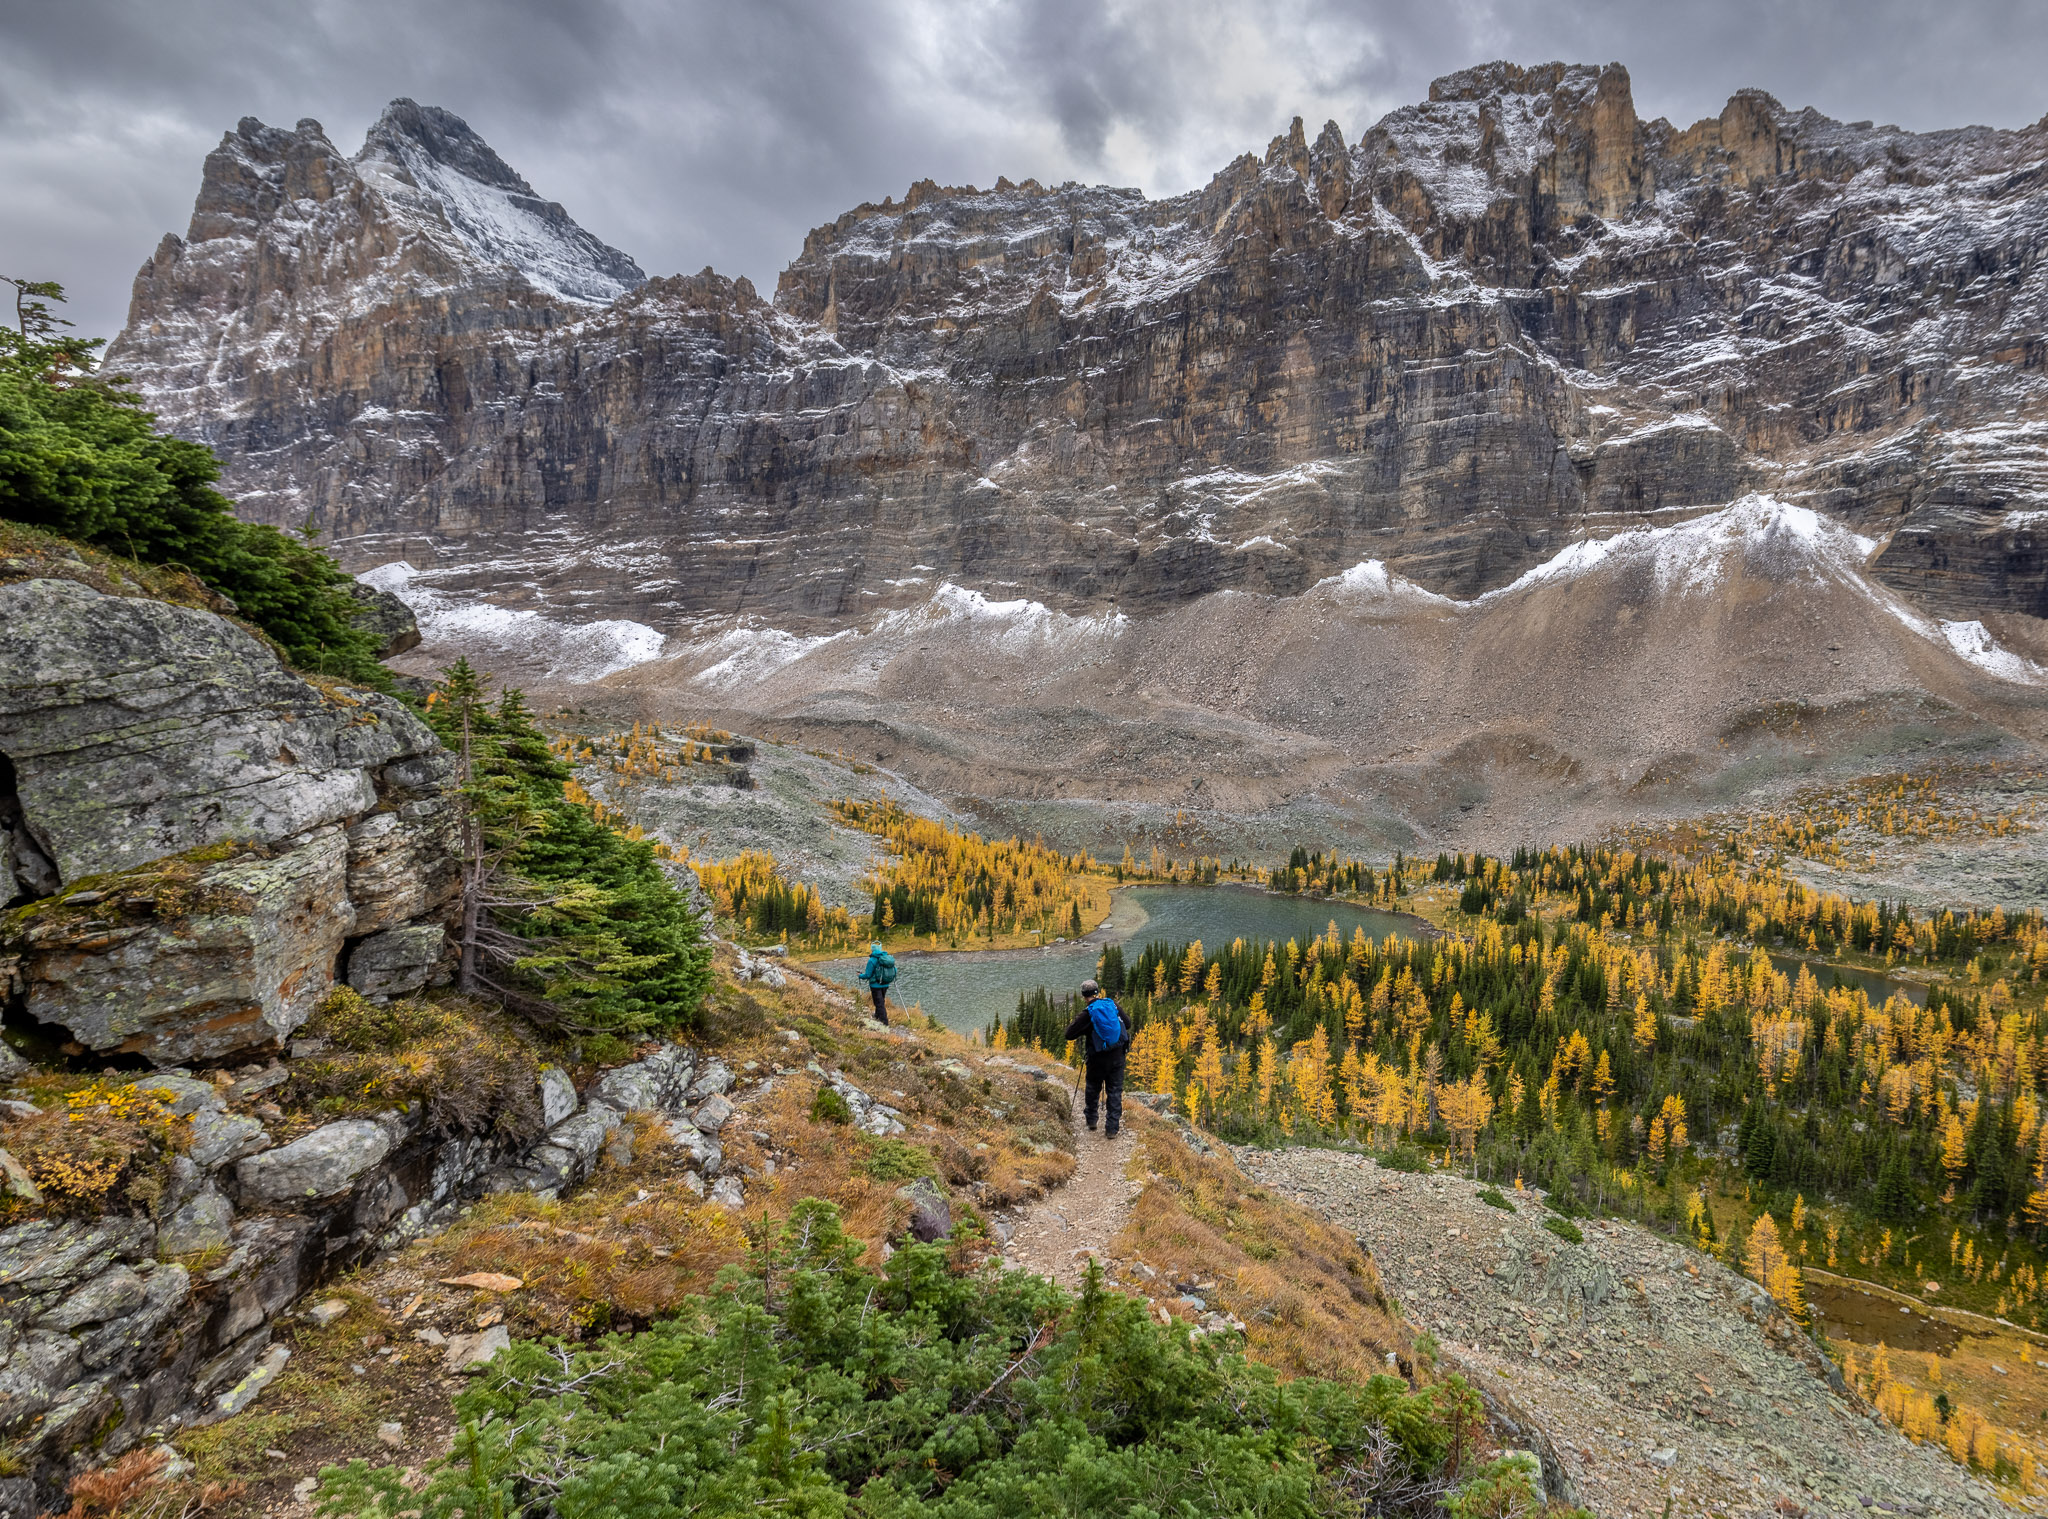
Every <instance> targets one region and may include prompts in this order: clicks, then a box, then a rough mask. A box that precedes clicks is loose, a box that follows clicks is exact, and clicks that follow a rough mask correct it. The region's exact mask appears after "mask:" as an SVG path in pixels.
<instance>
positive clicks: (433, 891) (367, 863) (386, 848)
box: [348, 754, 462, 934]
mask: <svg viewBox="0 0 2048 1519" xmlns="http://www.w3.org/2000/svg"><path fill="white" fill-rule="evenodd" d="M453 777H454V762H453V761H452V760H450V759H449V758H448V756H446V755H445V754H436V755H431V756H420V757H418V758H415V759H412V760H408V761H406V762H405V763H404V764H401V765H389V766H386V767H385V769H384V770H383V772H382V773H381V775H380V779H381V780H382V781H383V783H384V784H385V786H386V787H387V788H395V789H404V790H407V791H414V790H426V791H428V793H429V794H428V795H427V796H425V797H424V798H414V799H412V800H409V801H405V802H402V803H400V804H399V805H397V806H396V807H393V808H391V809H389V810H386V811H380V812H373V813H371V814H370V815H369V816H368V817H366V818H364V819H362V820H361V821H360V822H357V823H353V824H351V825H350V826H349V830H348V898H349V901H350V902H352V903H353V904H354V905H355V909H356V932H357V933H359V934H372V933H378V932H381V931H382V930H384V929H387V928H393V927H395V926H397V925H398V924H401V923H404V922H405V921H407V920H408V919H411V918H420V917H429V916H432V915H433V914H435V913H437V912H439V911H440V910H441V909H442V908H443V907H445V906H446V905H447V904H448V903H449V902H450V901H451V900H453V898H454V896H455V894H456V893H457V892H458V891H459V890H460V889H461V885H462V882H461V878H460V865H459V864H458V861H459V860H460V857H461V852H460V850H459V849H458V848H457V845H458V843H459V840H458V839H457V837H456V808H455V803H454V801H453V798H452V790H453V784H454V780H453Z"/></svg>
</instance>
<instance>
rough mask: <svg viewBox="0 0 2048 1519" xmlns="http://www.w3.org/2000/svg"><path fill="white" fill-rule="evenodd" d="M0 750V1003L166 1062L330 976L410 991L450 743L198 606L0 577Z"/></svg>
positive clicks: (292, 1013)
mask: <svg viewBox="0 0 2048 1519" xmlns="http://www.w3.org/2000/svg"><path fill="white" fill-rule="evenodd" d="M0 756H4V758H0V782H4V790H5V792H6V795H5V796H4V797H0V820H6V819H11V820H12V821H11V825H10V826H9V828H8V835H9V847H8V850H7V856H8V859H9V861H10V864H9V867H8V876H7V878H5V879H0V888H5V889H6V891H7V900H6V901H4V902H0V907H4V908H6V909H7V910H6V912H5V913H4V915H0V1003H4V1004H9V1005H10V1013H11V1014H12V1015H13V1016H11V1017H10V1021H11V1022H14V1023H16V1024H19V1023H20V1022H21V1020H22V1019H24V1018H25V1019H27V1020H30V1021H33V1022H35V1023H40V1024H42V1025H45V1026H46V1027H47V1028H49V1029H50V1030H51V1031H53V1033H54V1034H55V1036H56V1037H58V1038H59V1039H64V1040H69V1041H72V1042H73V1043H74V1044H75V1045H76V1046H79V1047H83V1048H86V1049H91V1050H95V1051H103V1052H121V1053H126V1054H140V1055H143V1056H145V1057H147V1058H148V1059H150V1060H151V1061H153V1062H155V1063H157V1064H159V1065H173V1064H177V1063H179V1062H181V1061H186V1060H192V1059H212V1058H218V1057H220V1056H223V1055H227V1054H231V1053H234V1052H236V1051H239V1050H243V1049H246V1048H250V1047H254V1046H261V1045H270V1044H275V1043H276V1042H278V1041H280V1040H282V1039H284V1038H285V1037H287V1036H289V1035H290V1034H291V1032H292V1031H293V1030H294V1029H295V1028H297V1027H298V1026H299V1025H300V1024H301V1023H303V1022H304V1021H305V1020H306V1018H307V1017H308V1016H309V1015H310V1014H311V1012H312V1010H313V1008H314V1007H315V1006H316V1005H317V1004H318V1003H319V1001H320V999H321V998H322V997H324V996H325V995H326V994H327V992H328V991H329V990H331V989H332V987H333V986H334V984H335V981H336V979H337V977H343V976H348V977H351V978H353V979H358V980H362V979H365V978H367V977H374V978H375V979H374V980H373V981H372V982H371V987H372V989H374V990H375V991H377V992H379V993H387V994H388V993H390V992H393V991H410V990H414V989H417V988H418V987H419V986H420V985H422V984H424V982H425V980H426V979H427V977H428V975H429V974H430V973H431V972H432V970H433V968H434V967H435V965H436V963H437V962H438V961H439V959H440V945H441V940H442V934H443V930H442V928H441V925H440V921H439V918H440V916H441V915H442V914H444V913H445V911H446V909H447V906H448V903H449V901H450V898H451V896H452V895H453V893H454V892H455V891H456V889H457V885H458V882H457V876H456V865H455V838H454V830H455V796H454V791H453V773H454V763H453V761H452V760H451V759H450V758H449V756H448V755H447V754H446V753H445V752H444V751H443V750H442V749H441V746H440V743H439V742H438V740H436V739H435V737H434V735H433V734H432V733H431V732H430V731H429V730H428V729H427V727H426V725H425V724H423V723H421V722H420V721H419V719H417V718H416V717H414V716H413V715H412V714H411V713H410V712H408V711H407V710H406V709H405V708H404V707H403V706H401V705H400V704H399V703H397V702H395V701H393V700H391V699H390V698H388V697H382V696H378V695H375V694H374V693H370V692H365V691H359V690H353V689H349V688H345V687H341V686H331V687H321V686H316V685H314V684H312V683H311V682H309V681H307V680H304V679H301V678H300V677H299V676H297V675H294V674H292V673H291V672H290V671H288V670H286V669H285V668H284V667H283V666H282V665H281V664H280V663H279V662H278V660H277V657H276V656H275V655H274V654H272V653H271V652H270V651H269V650H268V649H266V648H265V647H264V646H263V645H262V644H260V643H259V642H258V641H257V640H256V639H255V638H254V637H253V636H252V635H250V634H249V633H247V632H245V631H244V630H243V629H241V628H240V627H238V626H236V625H235V624H234V623H232V622H229V621H228V620H227V619H226V618H224V617H221V616H219V615H217V614H216V613H213V612H210V611H205V610H201V609H198V608H192V607H179V606H172V605H168V604H166V603H164V602H160V601H153V600H149V599H146V598H143V597H130V596H119V595H109V594H106V593H105V592H102V591H100V590H97V589H94V588H93V587H91V586H88V585H85V584H82V583H80V582H77V581H73V580H69V579H61V578H31V579H20V580H15V581H12V582H11V583H8V584H4V585H0ZM357 962H360V965H358V963H357Z"/></svg>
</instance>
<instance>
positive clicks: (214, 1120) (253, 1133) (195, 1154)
mask: <svg viewBox="0 0 2048 1519" xmlns="http://www.w3.org/2000/svg"><path fill="white" fill-rule="evenodd" d="M269 1148H270V1133H269V1131H268V1130H267V1129H265V1128H264V1127H263V1125H262V1124H261V1123H259V1122H258V1121H257V1120H256V1119H254V1118H251V1117H249V1116H248V1115H247V1114H246V1113H228V1112H224V1111H222V1110H220V1109H217V1108H209V1109H203V1110H202V1111H200V1112H198V1113H195V1114H193V1115H192V1148H191V1149H190V1150H189V1151H187V1152H186V1153H187V1154H189V1155H190V1156H191V1158H192V1161H193V1163H194V1164H195V1165H198V1166H200V1167H201V1168H203V1169H205V1170H208V1171H217V1170H219V1169H220V1168H221V1167H222V1166H224V1165H227V1164H228V1163H229V1162H230V1161H236V1160H240V1159H241V1158H242V1157H243V1156H244V1155H254V1154H255V1153H256V1152H257V1151H259V1150H267V1149H269Z"/></svg>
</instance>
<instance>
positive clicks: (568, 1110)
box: [540, 1065, 576, 1129]
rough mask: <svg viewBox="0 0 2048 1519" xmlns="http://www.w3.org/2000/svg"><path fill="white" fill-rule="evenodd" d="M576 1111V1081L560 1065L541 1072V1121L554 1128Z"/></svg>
mask: <svg viewBox="0 0 2048 1519" xmlns="http://www.w3.org/2000/svg"><path fill="white" fill-rule="evenodd" d="M575 1111H576V1083H575V1082H574V1081H572V1080H570V1079H569V1073H568V1072H567V1071H565V1070H563V1069H562V1068H561V1067H560V1066H558V1065H551V1066H549V1067H548V1068H547V1069H546V1070H544V1071H542V1072H541V1073H540V1114H541V1122H542V1124H543V1125H544V1126H546V1127H547V1128H550V1129H552V1128H553V1127H554V1126H555V1125H556V1124H558V1123H560V1122H561V1121H562V1120H563V1119H565V1118H567V1117H569V1116H570V1115H571V1114H572V1113H574V1112H575Z"/></svg>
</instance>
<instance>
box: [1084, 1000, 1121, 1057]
mask: <svg viewBox="0 0 2048 1519" xmlns="http://www.w3.org/2000/svg"><path fill="white" fill-rule="evenodd" d="M1088 1022H1089V1024H1090V1026H1091V1027H1093V1029H1094V1030H1095V1049H1096V1053H1098V1054H1100V1053H1102V1052H1103V1051H1105V1050H1113V1049H1116V1048H1117V1047H1118V1046H1120V1045H1121V1044H1122V1043H1123V1042H1124V1016H1123V1014H1122V1013H1121V1012H1119V1011H1117V1005H1116V1004H1115V1003H1114V1002H1112V1001H1110V1000H1109V998H1107V997H1097V998H1096V999H1095V1000H1094V1001H1093V1002H1091V1003H1089V1004H1088Z"/></svg>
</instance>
